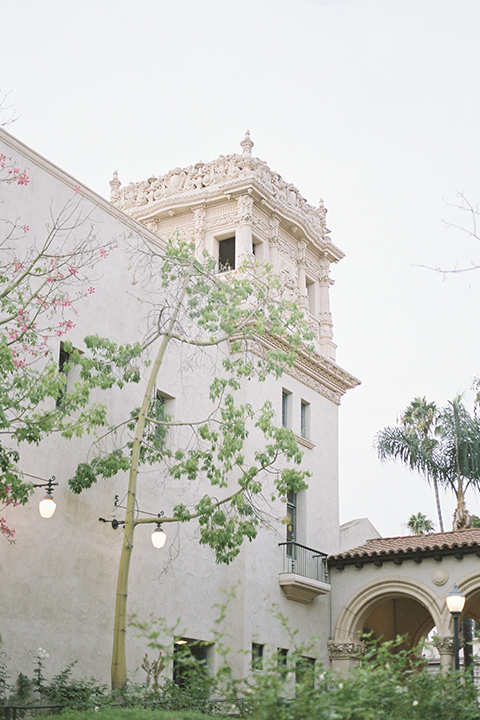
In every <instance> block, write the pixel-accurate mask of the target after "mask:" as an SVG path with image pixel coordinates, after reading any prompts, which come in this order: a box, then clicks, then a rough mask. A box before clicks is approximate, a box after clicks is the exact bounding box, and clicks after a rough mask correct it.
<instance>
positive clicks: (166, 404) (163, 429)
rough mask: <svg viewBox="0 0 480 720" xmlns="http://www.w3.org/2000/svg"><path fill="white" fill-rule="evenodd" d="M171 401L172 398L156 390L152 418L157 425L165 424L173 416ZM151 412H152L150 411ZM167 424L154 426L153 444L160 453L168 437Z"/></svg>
mask: <svg viewBox="0 0 480 720" xmlns="http://www.w3.org/2000/svg"><path fill="white" fill-rule="evenodd" d="M173 401H174V398H173V397H172V396H171V395H167V394H166V393H164V392H160V390H157V391H156V393H155V405H154V408H153V413H154V415H153V417H154V418H155V420H156V421H157V423H167V422H168V421H169V420H170V418H171V416H172V414H173ZM151 412H152V411H151ZM168 428H169V426H168V425H167V424H165V425H155V431H154V439H153V444H154V445H155V447H156V449H157V450H160V452H161V451H162V450H163V449H164V447H165V441H166V438H167V435H168Z"/></svg>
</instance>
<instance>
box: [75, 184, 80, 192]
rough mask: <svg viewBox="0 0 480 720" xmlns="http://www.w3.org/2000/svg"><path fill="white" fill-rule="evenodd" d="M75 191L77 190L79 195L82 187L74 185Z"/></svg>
mask: <svg viewBox="0 0 480 720" xmlns="http://www.w3.org/2000/svg"><path fill="white" fill-rule="evenodd" d="M73 189H74V190H75V192H76V193H79V192H80V185H74V186H73Z"/></svg>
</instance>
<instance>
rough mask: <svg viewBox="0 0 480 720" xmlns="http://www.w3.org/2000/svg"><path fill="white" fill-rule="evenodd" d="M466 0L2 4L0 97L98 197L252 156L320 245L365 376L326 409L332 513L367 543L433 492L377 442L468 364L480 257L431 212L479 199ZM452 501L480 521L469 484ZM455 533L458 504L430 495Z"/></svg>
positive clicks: (455, 385) (346, 354) (450, 214)
mask: <svg viewBox="0 0 480 720" xmlns="http://www.w3.org/2000/svg"><path fill="white" fill-rule="evenodd" d="M479 27H480V2H479V0H242V1H241V2H238V1H237V0H175V1H174V2H165V1H164V0H136V1H135V2H132V1H131V0H129V1H128V2H126V1H125V0H95V1H93V0H82V2H78V3H67V2H65V0H42V2H38V0H17V1H16V2H10V3H5V4H4V5H3V7H2V42H1V44H0V61H1V67H2V74H1V81H0V88H1V90H2V91H3V92H9V91H10V95H9V102H10V103H11V104H13V105H14V106H15V108H16V111H17V114H18V115H19V118H18V119H17V121H16V122H15V123H14V125H11V126H10V127H9V128H7V129H8V130H9V131H11V132H12V133H13V134H14V135H16V136H17V137H18V138H19V139H20V140H22V141H23V142H25V143H27V144H28V145H30V146H31V147H33V148H34V149H35V150H37V151H38V152H40V153H41V154H42V155H44V156H46V157H47V158H48V159H49V160H51V161H52V162H54V163H56V164H57V165H59V166H60V167H62V168H63V169H64V170H66V171H67V172H69V173H71V174H72V175H74V176H75V177H77V178H78V179H79V180H80V181H81V182H82V183H84V184H85V185H87V186H89V187H91V188H92V189H94V190H96V191H97V192H99V193H100V194H102V195H105V196H108V191H109V186H108V181H109V180H110V179H111V177H112V173H113V171H114V170H115V169H118V171H119V176H120V179H121V180H122V182H123V183H124V184H125V183H127V182H129V181H130V180H143V179H146V178H148V177H149V176H150V175H151V174H152V173H154V174H156V175H158V174H163V173H165V172H167V171H168V170H169V169H170V168H173V167H176V166H184V165H190V164H193V163H195V162H198V161H199V160H202V161H204V162H206V161H208V160H211V159H213V158H215V157H217V156H218V155H219V154H225V155H226V154H229V153H232V152H239V151H240V146H239V142H240V140H241V139H242V138H243V135H244V133H245V130H246V129H247V128H248V129H250V132H251V135H252V140H253V141H254V142H255V147H254V154H255V155H256V156H258V157H260V158H262V159H263V160H266V161H267V163H268V164H269V166H270V167H271V168H272V169H274V170H277V171H278V172H279V173H280V174H281V175H282V177H283V178H284V179H285V180H286V181H287V182H292V183H294V184H295V185H296V186H297V187H298V188H299V190H300V192H301V193H302V194H303V195H304V196H305V197H306V198H307V200H308V201H309V202H310V203H312V204H316V203H317V201H318V199H319V198H320V197H322V198H323V199H324V201H325V205H326V207H327V208H328V211H329V212H328V225H329V227H330V229H331V230H332V240H333V242H334V243H335V244H336V245H338V246H339V247H340V248H342V250H344V252H345V253H346V258H345V259H344V260H342V261H341V262H340V263H339V265H338V266H336V267H334V268H333V272H332V276H333V277H334V279H335V280H336V283H335V286H334V287H333V289H332V292H331V297H332V311H333V313H334V323H335V327H334V332H335V341H336V342H337V343H338V352H337V360H338V362H339V364H340V365H342V366H343V367H344V368H345V369H346V370H348V371H349V372H351V373H353V374H354V375H356V376H357V377H359V378H360V379H361V380H362V385H361V386H360V387H359V388H357V389H355V390H352V391H350V392H349V394H347V396H346V397H345V398H344V400H343V402H342V406H341V409H340V499H341V519H342V521H347V520H350V519H352V518H354V517H365V516H368V517H369V518H370V519H371V521H372V522H373V524H374V525H375V526H376V527H377V529H378V530H379V531H380V532H381V533H382V535H385V536H388V535H397V534H402V533H403V532H404V528H403V527H402V523H405V522H406V521H407V520H408V518H409V517H410V515H411V514H412V513H416V512H419V511H420V512H423V513H425V514H426V515H427V516H428V517H430V518H431V519H432V520H434V521H436V516H435V505H434V499H433V492H432V491H431V490H430V489H429V488H428V487H427V486H426V485H425V484H424V482H423V481H422V480H421V479H420V478H418V477H417V476H414V475H411V474H410V473H409V472H408V471H407V470H404V469H403V468H401V467H397V466H396V465H394V464H385V465H382V464H381V463H380V462H379V461H378V460H377V458H376V454H375V451H374V449H373V438H374V436H375V433H376V432H377V431H378V430H379V429H381V428H383V427H384V426H386V425H389V424H394V423H395V421H396V418H397V416H398V414H399V413H400V412H401V411H402V410H403V409H404V408H405V407H406V405H408V403H409V402H410V400H412V399H413V397H415V396H417V395H425V396H427V399H431V400H435V401H436V402H437V403H438V404H446V403H447V401H448V400H449V399H452V398H453V397H454V396H455V395H456V394H457V393H458V392H464V391H466V392H467V394H466V396H465V398H466V402H467V404H469V407H470V408H471V398H472V394H471V393H469V392H468V391H469V388H470V385H471V382H472V378H473V377H474V375H475V374H477V373H479V372H480V362H479V348H480V339H479V336H480V327H479V325H480V323H479V309H480V271H473V272H471V273H462V274H453V275H449V276H447V277H445V276H443V275H441V274H439V273H436V272H433V271H431V270H428V269H425V268H422V267H419V266H421V265H426V266H431V267H437V266H439V267H443V268H450V269H452V268H455V267H458V268H460V267H465V266H468V265H469V264H471V263H472V262H478V261H480V252H479V250H480V248H478V246H477V245H478V243H476V242H475V241H472V240H471V239H469V238H468V237H467V236H466V235H465V234H463V233H461V232H460V231H456V230H454V229H448V228H446V227H445V225H444V224H442V220H449V221H451V222H454V223H457V224H467V220H468V218H467V216H465V215H464V214H462V213H460V212H455V211H452V210H449V209H448V207H446V206H445V202H447V203H448V202H453V203H454V202H456V197H457V193H458V192H462V193H464V194H465V196H466V197H467V198H468V199H469V200H470V201H471V202H472V203H473V204H476V203H477V202H480V178H479V175H478V169H479V159H480V94H479V87H480V82H479V80H480V77H479V76H480V57H479V56H480V51H479V42H478V28H479ZM467 501H468V504H469V507H470V509H471V511H472V512H475V513H477V514H480V502H479V497H478V495H475V494H474V493H470V496H469V497H468V496H467ZM442 504H443V509H444V515H445V525H446V528H450V527H451V513H452V511H453V507H454V498H453V497H452V496H449V495H446V496H445V497H444V498H443V499H442Z"/></svg>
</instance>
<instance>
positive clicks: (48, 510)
mask: <svg viewBox="0 0 480 720" xmlns="http://www.w3.org/2000/svg"><path fill="white" fill-rule="evenodd" d="M54 485H58V482H55V475H52V477H51V478H50V480H48V481H47V482H45V483H40V484H38V485H34V486H33V487H36V488H37V487H38V488H41V487H46V488H47V492H46V493H45V497H44V498H43V500H40V502H39V503H38V512H39V513H40V515H41V516H42V518H45V519H48V518H51V517H52V515H53V513H54V512H55V510H56V509H57V503H56V502H55V500H54V499H53V497H52V493H53V489H52V488H53V486H54Z"/></svg>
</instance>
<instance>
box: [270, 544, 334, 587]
mask: <svg viewBox="0 0 480 720" xmlns="http://www.w3.org/2000/svg"><path fill="white" fill-rule="evenodd" d="M278 545H279V547H281V548H282V552H283V570H282V572H284V573H295V574H296V575H301V576H302V577H306V578H310V580H319V581H320V582H323V583H328V566H327V557H328V555H327V554H326V553H322V552H320V551H319V550H313V548H309V547H306V546H305V545H300V543H297V542H292V541H290V542H283V543H279V544H278Z"/></svg>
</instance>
